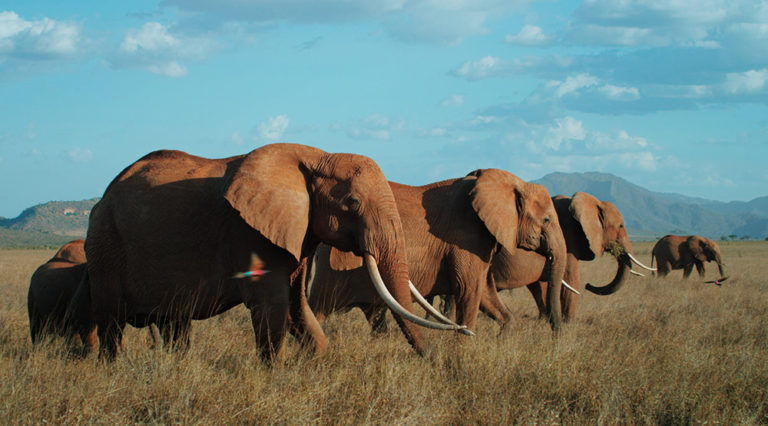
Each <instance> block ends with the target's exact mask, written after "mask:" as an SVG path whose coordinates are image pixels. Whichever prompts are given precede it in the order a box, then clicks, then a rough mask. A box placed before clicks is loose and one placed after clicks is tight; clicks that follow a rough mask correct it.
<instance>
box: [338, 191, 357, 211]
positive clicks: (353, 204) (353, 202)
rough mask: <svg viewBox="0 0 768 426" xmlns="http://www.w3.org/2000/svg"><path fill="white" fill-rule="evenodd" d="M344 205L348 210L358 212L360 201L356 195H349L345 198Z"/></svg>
mask: <svg viewBox="0 0 768 426" xmlns="http://www.w3.org/2000/svg"><path fill="white" fill-rule="evenodd" d="M342 205H343V206H344V207H346V209H347V210H351V211H357V210H358V209H359V208H360V200H359V199H358V198H357V197H355V196H354V195H348V196H347V197H346V198H344V201H342Z"/></svg>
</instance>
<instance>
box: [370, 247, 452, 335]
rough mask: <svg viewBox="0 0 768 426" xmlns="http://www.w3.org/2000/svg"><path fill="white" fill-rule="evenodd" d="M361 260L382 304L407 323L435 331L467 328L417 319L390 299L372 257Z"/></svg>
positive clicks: (390, 296) (393, 299) (390, 295)
mask: <svg viewBox="0 0 768 426" xmlns="http://www.w3.org/2000/svg"><path fill="white" fill-rule="evenodd" d="M363 260H364V261H365V266H366V268H368V275H370V276H371V281H373V286H374V288H376V292H378V293H379V296H381V298H382V299H383V300H384V303H386V304H387V306H389V307H390V308H391V309H392V311H393V312H395V313H396V314H398V315H400V316H401V317H403V318H405V319H407V320H408V321H411V322H412V323H414V324H417V325H420V326H422V327H426V328H434V329H437V330H457V331H460V330H463V329H466V328H467V326H465V325H450V324H440V323H436V322H434V321H429V320H425V319H424V318H421V317H418V316H416V315H414V314H412V313H410V312H408V311H407V310H406V309H405V308H403V307H402V306H401V305H400V304H399V303H398V302H397V300H395V298H394V297H392V294H390V292H389V290H387V286H385V285H384V281H383V280H382V279H381V274H379V267H378V266H376V260H374V258H373V256H371V254H370V253H365V256H363Z"/></svg>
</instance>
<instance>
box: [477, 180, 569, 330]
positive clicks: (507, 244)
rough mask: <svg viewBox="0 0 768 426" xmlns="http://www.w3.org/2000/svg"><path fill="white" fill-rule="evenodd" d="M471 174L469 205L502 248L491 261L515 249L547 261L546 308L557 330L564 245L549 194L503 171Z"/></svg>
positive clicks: (564, 260)
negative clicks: (473, 184) (531, 253)
mask: <svg viewBox="0 0 768 426" xmlns="http://www.w3.org/2000/svg"><path fill="white" fill-rule="evenodd" d="M470 175H473V176H476V177H477V183H476V184H475V187H474V189H473V190H472V192H471V194H470V196H471V197H472V206H473V208H474V209H475V211H477V214H478V216H479V217H480V219H481V220H482V221H483V223H485V225H486V227H487V228H488V230H489V231H490V232H491V234H493V235H494V236H495V237H496V240H497V241H498V242H499V244H500V245H501V246H502V247H501V249H500V250H499V252H498V253H497V256H495V258H494V260H493V261H492V262H496V260H498V258H499V256H503V255H504V251H506V253H509V252H513V251H515V250H516V249H523V250H530V251H535V252H537V253H540V254H542V255H543V256H544V257H546V258H547V271H548V273H547V290H548V293H547V294H548V296H547V307H548V313H549V320H550V324H551V325H552V327H553V329H555V330H557V329H558V328H559V326H560V322H561V309H560V297H559V295H560V286H561V283H562V280H563V275H564V274H565V266H566V244H565V239H564V237H563V231H562V229H561V228H560V222H559V219H558V216H557V212H556V211H555V208H554V205H553V203H552V199H551V198H550V196H549V192H547V189H546V188H545V187H544V186H542V185H538V184H533V183H527V182H525V181H523V180H522V179H520V178H518V177H517V176H515V175H513V174H511V173H509V172H506V171H503V170H497V169H483V170H477V171H474V172H472V173H470ZM500 263H501V262H500ZM492 268H493V266H492Z"/></svg>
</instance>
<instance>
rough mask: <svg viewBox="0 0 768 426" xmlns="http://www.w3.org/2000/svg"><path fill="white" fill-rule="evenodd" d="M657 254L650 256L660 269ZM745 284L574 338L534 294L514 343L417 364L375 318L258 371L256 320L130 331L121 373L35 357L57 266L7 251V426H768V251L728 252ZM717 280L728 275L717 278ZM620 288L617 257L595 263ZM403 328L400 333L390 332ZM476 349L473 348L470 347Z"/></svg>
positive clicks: (1, 304) (638, 291)
mask: <svg viewBox="0 0 768 426" xmlns="http://www.w3.org/2000/svg"><path fill="white" fill-rule="evenodd" d="M650 248H651V244H650V243H638V244H635V254H637V255H638V256H637V257H638V258H639V259H641V260H643V261H649V258H650V256H649V252H650ZM721 248H722V250H723V255H724V259H725V261H726V263H727V264H728V273H729V274H730V277H731V278H730V280H728V281H726V283H725V284H724V285H723V286H722V287H717V286H714V285H711V284H710V285H707V284H702V283H700V281H699V280H698V278H692V279H690V280H688V281H682V280H681V275H682V272H680V271H676V272H675V273H673V274H671V276H670V277H669V278H668V279H666V280H657V279H652V278H650V277H649V278H639V277H632V278H631V280H630V282H629V283H628V284H627V285H626V286H625V288H623V289H622V290H621V291H620V292H619V293H617V294H615V295H613V296H606V297H600V296H595V295H592V294H588V295H586V296H584V297H583V298H582V303H581V306H580V309H579V314H578V320H577V321H576V322H575V323H573V324H569V325H568V326H567V327H566V328H565V330H564V332H563V333H562V335H561V336H560V337H559V338H558V339H553V338H552V337H551V333H550V332H549V329H548V326H547V324H546V323H545V322H543V321H538V320H536V319H535V313H536V308H535V305H534V303H533V301H532V300H531V297H530V295H529V294H528V292H527V290H524V289H523V290H516V291H514V292H512V293H506V294H505V295H504V298H505V300H506V302H507V303H508V305H509V306H510V307H511V308H512V309H513V312H514V313H515V314H516V318H518V321H517V322H516V324H515V332H514V333H513V334H512V335H511V336H510V337H507V338H503V339H499V338H497V337H496V332H497V329H498V327H497V326H496V325H495V324H494V323H492V322H491V321H490V320H488V319H486V318H483V319H482V320H480V321H479V325H478V330H477V331H478V333H477V337H476V338H474V339H471V340H470V339H466V338H458V337H456V336H454V335H449V334H445V333H440V332H428V338H429V339H430V342H431V343H432V344H433V348H434V349H433V353H432V355H431V356H430V357H428V358H425V359H422V358H419V357H417V356H416V355H414V353H413V352H412V351H411V350H410V348H409V347H408V346H407V344H406V343H405V339H404V338H403V337H402V335H401V334H400V333H399V331H397V332H395V331H392V332H390V334H389V335H387V336H385V337H380V338H372V337H370V336H369V334H368V327H367V324H365V321H364V319H363V316H362V314H361V313H360V312H359V311H353V312H350V313H348V314H344V315H337V316H334V317H332V318H331V319H330V320H329V321H328V323H327V326H326V332H327V334H328V336H329V340H330V347H329V353H328V354H327V356H325V357H324V358H322V359H318V360H315V359H310V358H307V357H304V356H301V355H298V354H297V353H296V344H295V342H293V341H289V346H288V349H289V351H288V352H289V361H288V362H287V364H286V365H285V366H282V367H277V368H267V367H265V366H264V365H263V364H262V363H261V362H260V361H259V360H258V359H257V357H256V353H255V344H254V341H253V334H252V330H251V326H250V319H249V317H248V315H247V311H246V310H244V309H243V308H237V309H234V310H232V311H230V312H228V313H226V314H225V315H221V316H219V317H216V318H213V319H210V320H207V321H200V322H195V323H194V325H193V334H192V347H191V349H190V350H189V351H188V352H187V353H186V354H178V353H167V352H165V351H163V350H162V349H149V346H148V344H147V335H146V332H145V331H144V330H136V329H132V328H130V327H128V328H127V329H126V339H125V346H126V348H127V350H126V352H124V353H122V354H121V355H120V356H119V357H118V359H117V360H116V361H115V362H114V363H113V364H104V363H100V362H98V361H97V360H96V358H95V357H93V356H91V357H90V358H87V359H71V358H69V357H68V356H67V355H66V350H65V348H64V345H63V343H62V342H60V341H54V342H53V343H51V344H44V345H41V346H40V347H38V348H33V347H32V344H31V342H30V339H29V329H28V322H27V314H26V292H27V286H28V283H29V277H30V275H31V274H32V272H33V271H34V269H35V268H36V267H37V266H38V265H39V264H41V263H42V262H44V261H46V260H47V259H48V258H49V257H50V256H51V255H52V254H53V251H51V250H47V251H46V250H42V251H32V250H16V251H14V250H6V251H0V419H3V423H14V424H16V423H20V424H41V423H44V422H51V423H59V424H60V423H101V424H111V423H202V424H210V423H214V424H224V423H226V424H230V423H258V424H262V423H269V424H275V423H280V424H305V423H320V424H361V423H372V424H392V423H397V424H424V423H426V424H446V423H448V424H507V423H523V424H530V423H566V424H583V423H602V424H616V423H621V424H690V423H700V422H701V423H703V422H708V423H714V422H716V423H725V424H758V423H768V402H766V401H768V284H767V281H768V280H767V279H766V277H765V272H766V267H765V259H766V258H768V243H766V242H743V243H741V242H740V243H723V244H721ZM709 269H710V270H709V271H708V274H707V276H708V277H710V278H712V277H714V276H715V274H716V268H714V267H710V268H709ZM582 271H583V273H582V276H583V278H584V279H585V280H586V281H590V282H593V283H595V284H603V283H604V282H606V281H607V280H608V279H609V278H610V277H611V276H612V274H613V272H614V271H615V263H614V262H613V261H612V259H610V258H604V259H601V260H600V261H597V262H590V263H582ZM389 321H390V328H392V329H393V328H394V327H392V326H393V322H392V320H391V318H390V319H389ZM460 340H464V342H463V344H461V345H457V341H460Z"/></svg>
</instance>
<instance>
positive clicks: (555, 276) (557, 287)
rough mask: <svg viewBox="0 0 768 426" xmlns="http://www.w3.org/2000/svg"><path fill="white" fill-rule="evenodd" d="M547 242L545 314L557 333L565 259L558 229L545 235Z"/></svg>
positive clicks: (563, 241) (559, 320)
mask: <svg viewBox="0 0 768 426" xmlns="http://www.w3.org/2000/svg"><path fill="white" fill-rule="evenodd" d="M545 239H546V241H547V266H548V274H547V301H546V304H547V312H548V314H549V324H550V325H551V327H552V330H553V331H554V332H555V333H557V332H558V331H559V330H560V326H561V324H562V321H563V318H562V310H561V306H560V304H561V300H560V291H561V289H562V282H563V277H564V276H565V268H566V263H567V261H568V259H567V253H566V247H565V237H564V236H563V233H562V231H560V228H559V227H557V231H556V232H555V231H553V232H550V233H549V234H548V235H545Z"/></svg>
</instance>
